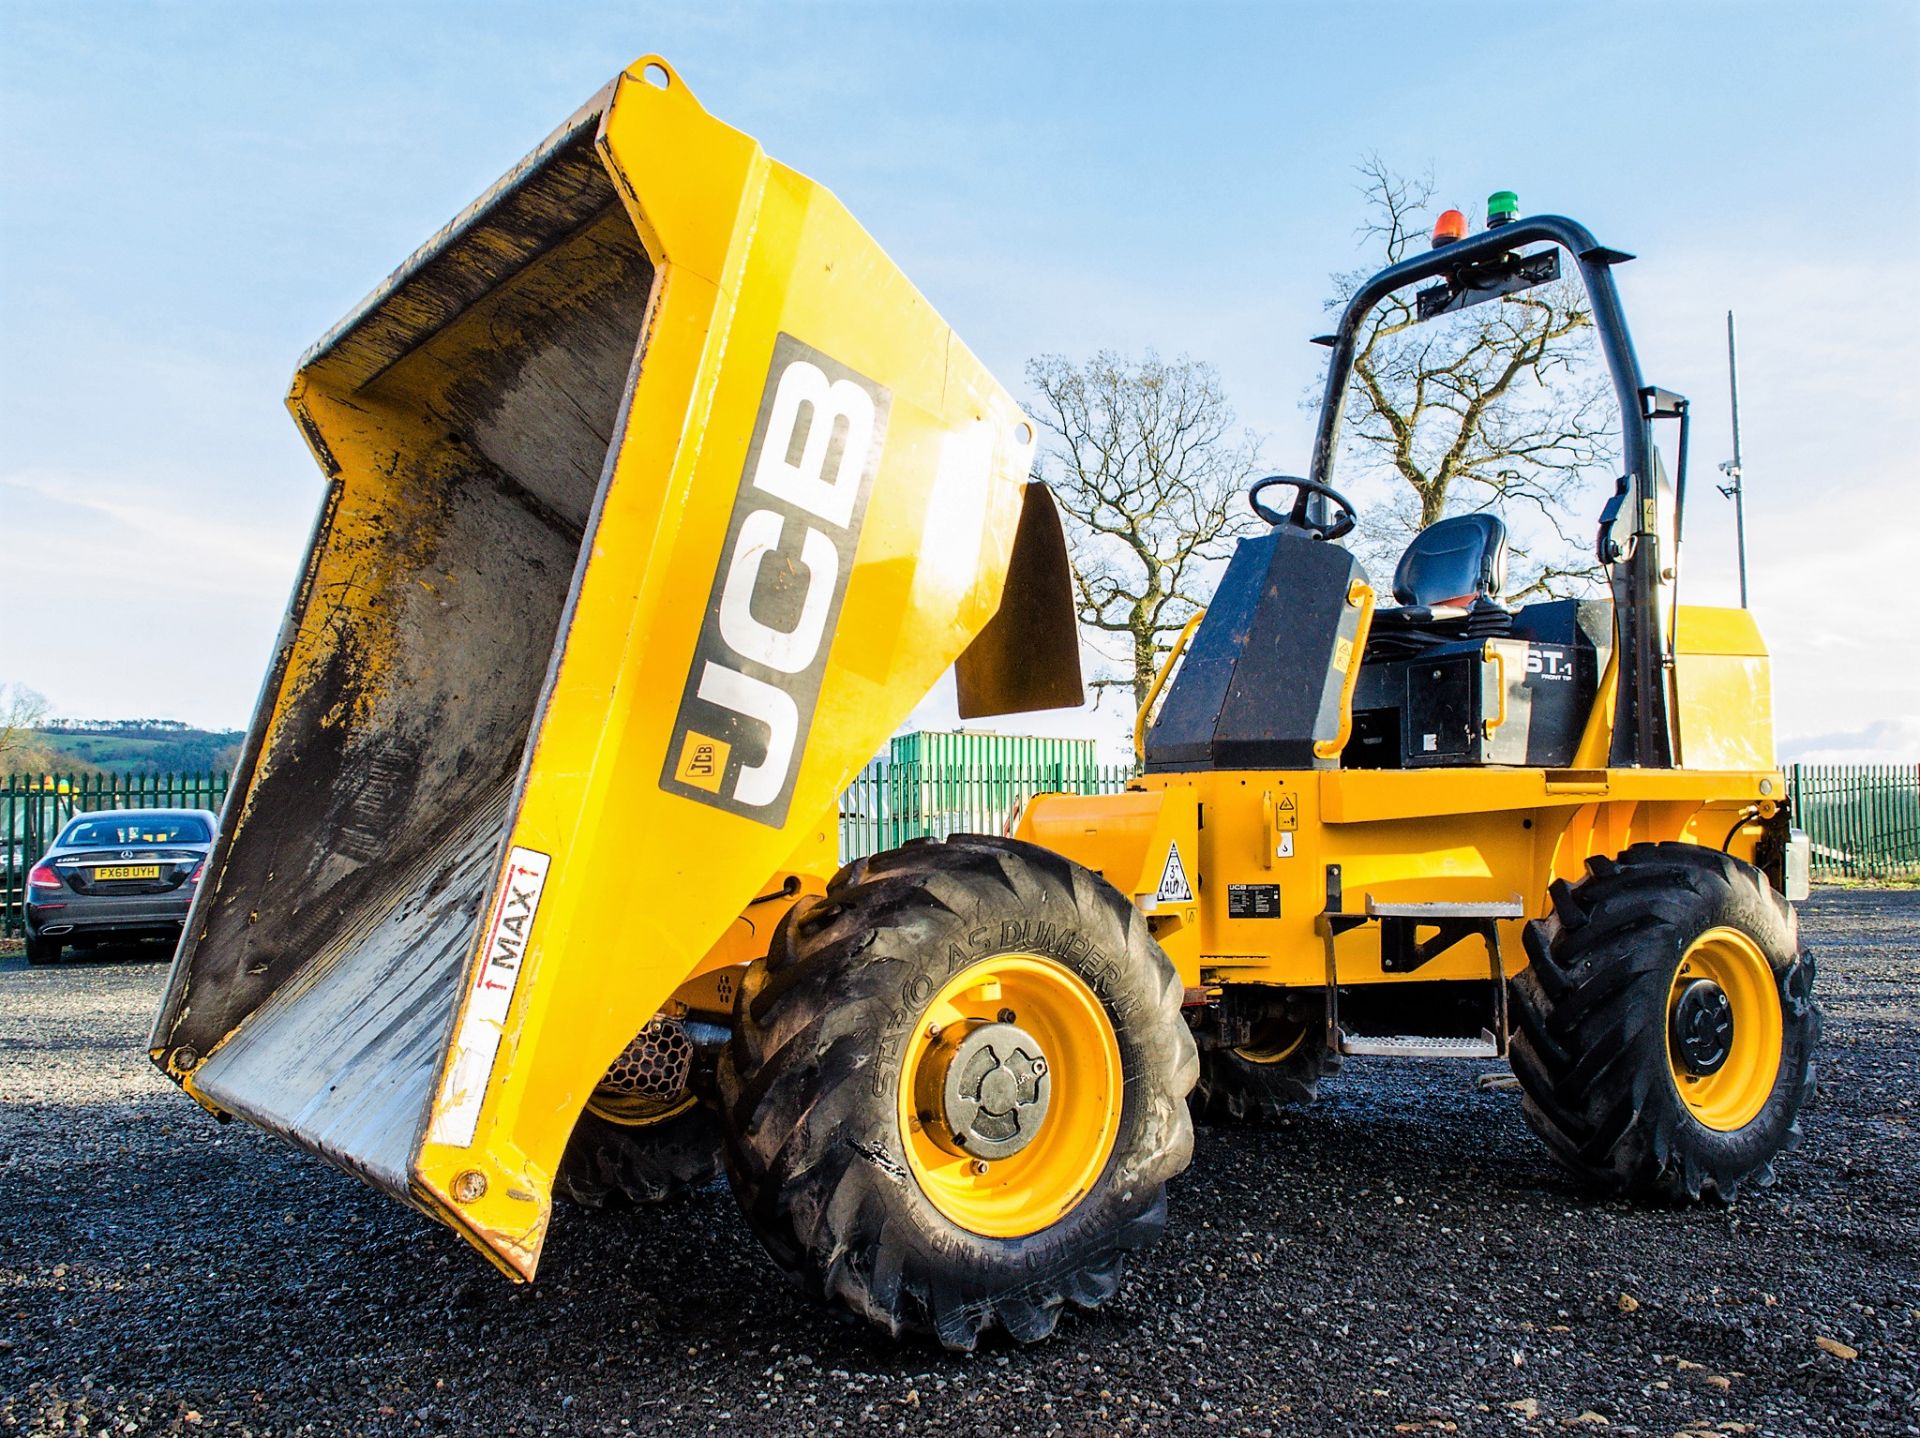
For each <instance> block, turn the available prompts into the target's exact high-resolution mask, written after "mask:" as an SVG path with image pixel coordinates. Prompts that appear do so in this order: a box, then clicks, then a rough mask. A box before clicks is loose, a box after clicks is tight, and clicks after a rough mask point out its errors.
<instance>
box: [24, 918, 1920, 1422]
mask: <svg viewBox="0 0 1920 1438" xmlns="http://www.w3.org/2000/svg"><path fill="white" fill-rule="evenodd" d="M1805 924H1806V928H1807V931H1808V933H1809V937H1810V940H1811V942H1812V943H1813V944H1815V945H1816V947H1817V952H1818V953H1819V955H1820V959H1821V964H1822V969H1821V980H1820V983H1821V993H1822V996H1823V999H1824V1002H1825V1004H1826V1006H1827V1013H1828V1025H1827V1034H1828V1037H1827V1045H1826V1048H1825V1050H1824V1052H1823V1053H1822V1055H1821V1060H1820V1063H1821V1078H1822V1092H1821V1096H1820V1098H1819V1100H1818V1102H1817V1105H1816V1107H1815V1109H1814V1110H1813V1111H1812V1112H1811V1113H1810V1114H1809V1115H1808V1118H1807V1123H1806V1128H1807V1141H1806V1144H1805V1146H1804V1147H1803V1148H1802V1149H1801V1150H1800V1151H1799V1152H1798V1153H1797V1154H1794V1155H1792V1156H1790V1157H1788V1158H1787V1159H1786V1160H1784V1161H1783V1162H1782V1164H1781V1165H1780V1181H1779V1183H1778V1184H1777V1185H1776V1186H1775V1187H1774V1188H1773V1189H1771V1190H1769V1191H1766V1192H1764V1193H1760V1194H1757V1195H1754V1196H1751V1197H1750V1198H1749V1199H1747V1200H1745V1201H1743V1202H1741V1203H1740V1204H1739V1205H1738V1206H1737V1207H1735V1208H1733V1209H1731V1210H1725V1209H1718V1208H1696V1209H1687V1210H1677V1209H1651V1208H1646V1207H1637V1206H1633V1205H1628V1204H1625V1203H1619V1202H1612V1201H1605V1200H1601V1199H1597V1198H1595V1197H1593V1196H1592V1195H1590V1194H1588V1193H1586V1192H1584V1191H1582V1190H1581V1189H1579V1188H1578V1187H1576V1186H1574V1185H1573V1184H1572V1183H1570V1182H1569V1181H1568V1180H1567V1179H1566V1178H1564V1177H1563V1176H1562V1175H1561V1174H1560V1173H1559V1172H1558V1171H1557V1170H1556V1169H1555V1168H1554V1167H1553V1165H1552V1164H1551V1163H1550V1162H1549V1160H1548V1159H1547V1157H1546V1154H1545V1152H1544V1151H1543V1150H1542V1148H1541V1147H1540V1146H1539V1145H1538V1144H1537V1143H1536V1142H1535V1141H1534V1139H1533V1138H1532V1136H1531V1135H1530V1134H1529V1133H1528V1132H1527V1130H1526V1128H1525V1126H1524V1124H1523V1123H1522V1121H1521V1117H1520V1107H1519V1099H1518V1097H1517V1095H1515V1094H1514V1093H1512V1092H1511V1091H1487V1092H1483V1091H1480V1090H1479V1089H1478V1088H1477V1087H1476V1086H1475V1083H1474V1080H1475V1077H1476V1074H1477V1073H1478V1072H1479V1071H1480V1069H1481V1068H1483V1067H1484V1065H1482V1066H1475V1065H1472V1064H1466V1065H1462V1064H1458V1063H1427V1064H1408V1063H1400V1064H1394V1063H1390V1062H1387V1061H1379V1060H1376V1061H1373V1062H1370V1063H1363V1062H1354V1063H1351V1064H1350V1065H1349V1066H1348V1069H1347V1071H1346V1072H1345V1073H1344V1074H1343V1075H1342V1076H1341V1077H1340V1078H1339V1079H1338V1080H1337V1081H1335V1082H1334V1083H1332V1084H1330V1085H1329V1086H1328V1089H1327V1092H1328V1095H1329V1096H1328V1098H1327V1100H1326V1101H1325V1102H1323V1103H1322V1104H1321V1105H1320V1106H1319V1107H1317V1108H1315V1109H1313V1110H1311V1111H1309V1112H1306V1113H1303V1114H1301V1115H1300V1116H1298V1117H1297V1118H1295V1119H1294V1120H1293V1121H1291V1122H1290V1123H1288V1124H1287V1125H1286V1126H1284V1127H1282V1128H1279V1129H1276V1130H1269V1131H1266V1132H1228V1131H1224V1130H1217V1129H1216V1130H1203V1131H1202V1132H1201V1135H1200V1141H1199V1145H1198V1152H1197V1153H1196V1155H1195V1161H1194V1166H1193V1168H1192V1169H1191V1170H1190V1171H1189V1173H1188V1174H1187V1175H1186V1177H1184V1178H1183V1179H1182V1180H1181V1181H1180V1182H1179V1184H1178V1185H1177V1187H1176V1189H1175V1191H1174V1202H1173V1220H1172V1224H1171V1227H1170V1229H1169V1231H1168V1234H1167V1239H1166V1242H1165V1243H1163V1244H1162V1245H1161V1246H1160V1248H1159V1249H1157V1250H1156V1251H1155V1252H1154V1253H1153V1254H1152V1255H1150V1256H1149V1258H1148V1259H1147V1260H1146V1261H1145V1262H1144V1263H1143V1264H1141V1265H1140V1266H1139V1267H1138V1268H1137V1269H1136V1271H1135V1272H1134V1274H1133V1276H1132V1278H1131V1280H1130V1282H1129V1283H1128V1284H1127V1286H1126V1288H1125V1289H1124V1291H1123V1292H1122V1294H1121V1297H1120V1298H1119V1299H1118V1300H1116V1301H1115V1302H1114V1304H1112V1305H1111V1306H1110V1307H1109V1308H1108V1309H1106V1310H1103V1311H1102V1312H1100V1313H1099V1314H1096V1315H1091V1316H1081V1317H1069V1318H1067V1319H1065V1320H1063V1322H1062V1323H1061V1327H1060V1331H1059V1332H1058V1333H1057V1334H1056V1335H1055V1337H1054V1339H1053V1340H1052V1341H1051V1342H1049V1343H1046V1344H1043V1345H1040V1346H1037V1347H1034V1348H1027V1349H1021V1348H1013V1347H1010V1346H1007V1345H1005V1344H1000V1345H996V1346H990V1347H987V1348H984V1349H983V1351H982V1352H980V1353H978V1354H975V1355H972V1356H970V1357H964V1358H963V1357H949V1356H946V1355H943V1354H940V1353H938V1352H936V1351H932V1350H930V1349H927V1348H924V1347H917V1346H915V1347H895V1346H892V1345H890V1344H888V1343H886V1342H884V1341H882V1340H880V1339H878V1338H876V1337H872V1336H869V1335H867V1334H866V1333H865V1332H864V1331H862V1330H858V1329H852V1328H846V1327H842V1326H841V1325H839V1324H837V1323H835V1322H834V1321H833V1320H831V1319H829V1318H826V1317H824V1316H822V1315H821V1314H820V1313H819V1312H817V1311H816V1310H814V1309H813V1308H811V1307H810V1306H808V1305H807V1304H806V1303H804V1302H802V1301H801V1300H800V1299H798V1298H797V1297H796V1296H794V1295H792V1294H790V1293H789V1292H788V1291H787V1290H786V1289H785V1288H784V1286H783V1285H782V1284H781V1283H780V1281H779V1280H778V1279H777V1278H776V1276H775V1275H774V1273H773V1271H772V1269H771V1268H769V1267H768V1265H767V1264H766V1262H765V1261H764V1260H763V1259H762V1258H761V1256H760V1254H759V1252H758V1250H757V1248H756V1247H755V1245H754V1243H753V1241H752V1239H751V1238H750V1237H749V1236H748V1235H747V1234H746V1232H745V1231H744V1229H743V1228H742V1227H741V1225H740V1223H739V1222H738V1221H737V1220H736V1217H735V1214H734V1210H733V1205H732V1201H731V1199H730V1198H729V1196H728V1195H727V1193H726V1191H725V1189H724V1187H722V1188H718V1189H716V1190H713V1191H709V1192H706V1193H703V1194H700V1195H698V1196H696V1197H695V1198H693V1199H691V1200H689V1201H687V1202H684V1203H681V1204H677V1205H674V1206H672V1207H670V1208H667V1209H662V1210H654V1211H649V1212H643V1213H627V1214H618V1215H592V1216H589V1215H581V1214H578V1213H573V1212H565V1213H563V1215H562V1217H561V1219H560V1221H559V1222H558V1223H556V1225H555V1229H554V1233H553V1237H552V1240H551V1241H550V1243H549V1245H548V1248H547V1253H546V1258H545V1261H544V1264H543V1266H542V1268H541V1277H540V1282H539V1283H538V1284H537V1285H534V1286H532V1287H528V1288H516V1287H513V1286H511V1285H509V1284H508V1283H507V1282H506V1281H505V1280H504V1279H501V1278H499V1277H498V1276H497V1275H496V1274H495V1273H494V1272H493V1271H492V1270H491V1269H490V1268H488V1267H487V1266H486V1265H485V1264H484V1263H483V1262H482V1261H481V1260H480V1259H479V1258H478V1257H477V1256H476V1255H474V1254H473V1253H471V1252H470V1251H469V1250H468V1249H467V1248H466V1247H465V1246H464V1245H463V1244H462V1243H461V1242H460V1241H459V1240H458V1239H456V1238H455V1237H454V1236H453V1235H452V1234H451V1233H448V1232H446V1231H443V1230H441V1229H439V1228H437V1227H435V1226H434V1225H432V1224H431V1223H429V1222H428V1221H427V1220H425V1219H423V1218H421V1217H419V1216H418V1215H416V1214H414V1213H412V1212H411V1211H409V1210H407V1209H405V1208H403V1207H401V1206H400V1205H398V1204H395V1203H392V1202H390V1201H388V1200H386V1199H383V1198H380V1197H377V1196H376V1195H374V1194H373V1193H372V1192H370V1191H368V1190H366V1189H364V1188H362V1187H361V1186H360V1185H358V1184H357V1183H355V1182H353V1181H352V1180H350V1179H348V1178H346V1177H344V1176H343V1175H341V1174H338V1173H336V1172H334V1171H333V1170H332V1169H330V1168H328V1167H326V1166H325V1165H323V1164H321V1163H319V1162H318V1161H316V1160H312V1159H309V1158H307V1157H306V1156H304V1155H303V1154H300V1153H298V1152H296V1151H294V1150H293V1149H291V1148H290V1147H288V1146H287V1145H285V1144H283V1143H280V1142H278V1141H276V1140H272V1139H269V1138H267V1137H266V1136H264V1135H262V1134H259V1133H256V1132H254V1131H252V1130H250V1129H248V1128H246V1127H244V1126H243V1125H240V1124H232V1125H229V1126H224V1127H222V1126H219V1125H216V1124H215V1123H213V1122H212V1121H211V1120H210V1119H208V1118H207V1117H206V1116H205V1115H203V1114H201V1113H200V1111H199V1110H198V1109H196V1108H195V1107H194V1106H193V1105H192V1104H191V1103H190V1102H189V1101H187V1100H186V1099H185V1098H184V1097H182V1096H181V1095H180V1094H179V1093H178V1092H177V1091H175V1090H174V1089H173V1088H172V1087H171V1086H170V1085H168V1084H167V1083H165V1082H164V1081H163V1080H162V1079H161V1078H160V1077H159V1076H158V1075H157V1074H156V1073H154V1072H153V1071H152V1070H151V1069H150V1068H149V1067H148V1066H147V1063H146V1060H145V1057H144V1055H143V1054H142V1052H141V1044H142V1041H143V1039H144V1037H145V1033H146V1023H147V1018H148V1015H149V1014H150V1012H151V1010H152V1008H153V1005H154V1003H155V1001H156V1000H157V998H158V995H159V992H160V987H161V981H162V977H163V970H162V968H161V966H159V965H157V964H150V963H135V962H128V961H125V960H124V959H121V960H119V961H111V960H110V961H102V962H98V963H90V964H86V965H80V964H70V965H69V966H67V967H65V968H62V969H59V970H55V971H36V970H29V969H27V968H26V967H25V965H24V964H23V963H22V961H21V960H20V959H19V958H18V957H17V956H16V957H11V958H6V959H4V960H0V1432H15V1431H24V1432H35V1433H42V1432H44V1433H74V1432H90V1433H91V1432H100V1431H103V1430H104V1431H112V1432H129V1433H130V1432H153V1431H165V1432H194V1433H201V1432H251V1433H255V1434H293V1433H353V1434H389V1433H391V1434H406V1435H424V1434H448V1435H469V1434H474V1435H480V1434H486V1435H499V1434H513V1435H519V1434H531V1433H574V1432H579V1433H613V1434H620V1433H630V1432H640V1433H706V1432H721V1433H749V1434H761V1433H766V1434H803V1433H836V1432H876V1433H877V1432H899V1433H917V1432H928V1433H968V1434H971V1433H981V1434H987V1433H991V1434H995V1435H999V1438H1014V1435H1026V1434H1041V1433H1051V1432H1063V1433H1073V1434H1079V1433H1102V1434H1105V1433H1128V1434H1131V1433H1153V1434H1161V1433H1220V1434H1295V1433H1298V1434H1330V1433H1364V1434H1375V1433H1412V1432H1445V1433H1454V1432H1458V1433H1469V1434H1478V1433H1500V1434H1507V1433H1520V1432H1529V1433H1538V1432H1560V1431H1568V1430H1571V1431H1578V1432H1593V1431H1597V1430H1599V1429H1602V1428H1606V1429H1610V1430H1611V1431H1613V1432H1619V1433H1646V1434H1658V1435H1660V1438H1670V1435H1674V1434H1679V1433H1689V1434H1691V1433H1709V1432H1711V1433H1718V1434H1755V1433H1758V1434H1778V1435H1787V1434H1802V1433H1869V1432H1870V1433H1876V1434H1888V1433H1908V1434H1920V1397H1917V1396H1916V1395H1917V1389H1920V1221H1917V1218H1920V1148H1916V1145H1915V1142H1914V1124H1915V1120H1916V1117H1917V1115H1916V1112H1915V1101H1916V1095H1920V1087H1917V1086H1916V1082H1915V1080H1916V1062H1915V1057H1914V1047H1913V1046H1914V1039H1915V1035H1916V1030H1917V1029H1920V892H1915V891H1906V892H1865V891H1827V892H1823V893H1821V894H1820V895H1818V896H1817V897H1816V898H1815V900H1814V901H1813V903H1812V904H1811V905H1810V906H1809V908H1808V911H1807V913H1806V916H1805Z"/></svg>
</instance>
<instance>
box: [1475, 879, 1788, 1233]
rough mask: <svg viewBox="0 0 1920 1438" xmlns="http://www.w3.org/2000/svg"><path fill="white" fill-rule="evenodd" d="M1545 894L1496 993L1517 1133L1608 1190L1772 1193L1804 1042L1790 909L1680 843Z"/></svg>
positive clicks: (1758, 883)
mask: <svg viewBox="0 0 1920 1438" xmlns="http://www.w3.org/2000/svg"><path fill="white" fill-rule="evenodd" d="M1551 892H1552V897H1553V915H1552V917H1551V918H1549V919H1547V920H1545V921H1544V922H1543V921H1535V922H1534V923H1532V924H1529V925H1528V926H1527V931H1526V947H1527V954H1528V957H1529V959H1530V960H1531V962H1530V964H1529V966H1528V968H1527V969H1526V970H1525V971H1524V972H1523V973H1522V974H1521V975H1520V976H1519V977H1518V978H1517V979H1515V980H1514V983H1513V989H1512V994H1513V1000H1514V1015H1515V1018H1516V1019H1517V1020H1518V1029H1517V1031H1516V1032H1515V1034H1514V1036H1513V1045H1512V1057H1513V1069H1514V1073H1515V1075H1516V1076H1517V1077H1518V1078H1519V1080H1520V1085H1521V1088H1522V1090H1523V1091H1524V1095H1525V1098H1524V1102H1523V1105H1522V1107H1523V1109H1524V1111H1525V1114H1526V1117H1527V1122H1528V1123H1529V1124H1530V1125H1531V1126H1532V1127H1533V1129H1534V1131H1535V1132H1536V1133H1538V1134H1539V1135H1540V1136H1541V1137H1542V1138H1543V1139H1545V1140H1546V1143H1547V1146H1548V1147H1549V1148H1551V1149H1552V1150H1553V1153H1554V1155H1555V1156H1556V1157H1557V1158H1559V1159H1560V1160H1561V1162H1563V1163H1565V1164H1566V1165H1567V1166H1568V1167H1569V1168H1571V1169H1573V1170H1574V1171H1576V1172H1578V1173H1580V1174H1583V1175H1585V1176H1586V1177H1588V1178H1590V1179H1592V1180H1594V1181H1595V1182H1597V1183H1598V1184H1600V1185H1601V1186H1602V1187H1604V1188H1607V1189H1609V1190H1613V1191H1617V1192H1626V1193H1633V1194H1639V1195H1645V1196H1651V1197H1657V1198H1663V1199H1675V1200H1695V1199H1699V1198H1701V1197H1703V1196H1706V1195H1712V1196H1715V1197H1718V1198H1720V1199H1722V1200H1724V1201H1729V1202H1730V1201H1732V1199H1733V1198H1734V1197H1735V1196H1736V1195H1737V1194H1738V1193H1739V1191H1740V1189H1741V1188H1742V1187H1743V1186H1744V1185H1746V1184H1753V1185H1756V1186H1761V1187H1764V1186H1765V1185H1767V1184H1770V1183H1772V1182H1773V1177H1774V1173H1773V1160H1774V1159H1775V1158H1776V1157H1777V1156H1778V1155H1779V1154H1780V1153H1782V1152H1783V1151H1785V1150H1787V1149H1790V1148H1792V1147H1794V1146H1795V1145H1796V1144H1798V1143H1799V1141H1800V1111H1801V1109H1802V1108H1803V1107H1804V1106H1805V1104H1806V1102H1807V1100H1808V1099H1809V1098H1810V1097H1811V1096H1812V1094H1813V1088H1814V1064H1813V1055H1814V1050H1815V1048H1816V1047H1817V1046H1818V1043H1819V1039H1820V1009H1819V1006H1818V1005H1817V1004H1816V1003H1815V1002H1814V999H1813V978H1814V965H1813V959H1812V957H1811V956H1810V955H1809V954H1808V953H1807V952H1806V951H1805V950H1804V949H1803V948H1802V947H1801V945H1800V939H1799V928H1798V924H1797V922H1796V919H1795V916H1794V912H1793V908H1792V906H1791V905H1789V904H1788V903H1787V902H1786V900H1785V899H1783V898H1782V897H1781V896H1780V895H1779V894H1778V893H1777V892H1775V891H1774V889H1773V888H1772V886H1771V885H1769V884H1768V883H1767V880H1766V877H1765V876H1764V875H1763V874H1762V873H1761V872H1760V871H1759V870H1758V869H1756V868H1754V867H1753V866H1752V865H1751V864H1745V863H1742V862H1740V861H1739V860H1737V859H1734V858H1732V857H1730V856H1728V855H1726V854H1723V853H1720V852H1718V851H1716V850H1713V849H1703V848H1699V847H1697V846H1695V845H1692V844H1673V843H1663V844H1636V845H1634V846H1633V847H1632V848H1631V849H1629V850H1627V852H1626V853H1624V854H1622V855H1621V856H1620V857H1619V858H1618V859H1606V858H1593V859H1589V860H1588V861H1587V877H1586V878H1584V879H1582V880H1581V881H1580V882H1579V883H1578V884H1576V885H1572V886H1569V885H1567V884H1566V883H1564V882H1562V881H1555V883H1554V885H1553V888H1552V891H1551Z"/></svg>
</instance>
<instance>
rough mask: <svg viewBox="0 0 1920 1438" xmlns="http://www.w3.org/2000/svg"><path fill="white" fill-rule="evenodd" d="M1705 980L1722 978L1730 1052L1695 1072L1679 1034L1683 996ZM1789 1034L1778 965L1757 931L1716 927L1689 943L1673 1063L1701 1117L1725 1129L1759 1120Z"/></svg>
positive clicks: (1679, 977)
mask: <svg viewBox="0 0 1920 1438" xmlns="http://www.w3.org/2000/svg"><path fill="white" fill-rule="evenodd" d="M1702 980H1707V981H1710V982H1712V983H1714V984H1717V985H1719V987H1720V990H1721V992H1722V993H1724V994H1725V995H1726V1005H1727V1013H1728V1016H1729V1017H1730V1018H1731V1020H1732V1034H1731V1035H1730V1036H1729V1038H1728V1039H1727V1041H1726V1045H1725V1047H1726V1050H1727V1054H1726V1059H1725V1061H1724V1062H1722V1063H1721V1064H1720V1065H1719V1067H1718V1068H1716V1069H1715V1070H1714V1071H1713V1072H1711V1073H1699V1072H1695V1070H1694V1067H1692V1066H1690V1065H1689V1063H1688V1061H1687V1057H1686V1055H1685V1054H1684V1052H1683V1051H1682V1049H1681V1047H1680V1044H1679V1043H1678V1041H1677V1040H1676V1037H1675V1024H1674V1014H1675V1012H1676V1010H1677V1009H1678V1008H1679V1007H1680V1001H1681V998H1682V996H1683V995H1685V994H1686V993H1687V991H1688V990H1689V989H1690V988H1691V987H1692V986H1693V985H1694V984H1696V983H1699V982H1700V981H1702ZM1783 1034H1784V1025H1783V1022H1782V1019H1781V1016H1780V990H1779V988H1778V986H1777V985H1776V984H1775V983H1774V979H1773V966H1772V965H1770V964H1769V963H1768V962H1767V956H1766V955H1765V954H1763V953H1762V952H1761V951H1760V946H1759V945H1758V944H1756V943H1755V942H1754V941H1753V939H1752V938H1751V937H1750V936H1749V935H1747V934H1744V933H1742V932H1741V931H1740V930H1739V929H1732V928H1716V929H1708V930H1707V931H1706V932H1705V933H1704V934H1702V935H1700V937H1699V938H1697V939H1695V940H1694V941H1693V942H1692V943H1691V944H1689V945H1688V946H1687V951H1686V953H1685V954H1683V955H1682V956H1681V959H1680V966H1679V967H1678V968H1677V969H1676V970H1675V971H1674V975H1673V982H1672V984H1671V985H1670V986H1669V987H1668V990H1667V1066H1668V1068H1669V1069H1670V1070H1671V1071H1672V1073H1673V1086H1674V1088H1676V1089H1677V1090H1679V1093H1680V1097H1681V1099H1682V1100H1684V1101H1685V1103H1686V1105H1687V1109H1688V1111H1689V1112H1691V1113H1692V1114H1693V1116H1694V1118H1696V1119H1698V1120H1699V1121H1700V1122H1701V1123H1702V1124H1704V1125H1705V1126H1706V1127H1708V1128H1711V1129H1717V1130H1718V1131H1720V1132H1721V1133H1732V1132H1733V1131H1735V1130H1736V1129H1741V1128H1745V1127H1746V1126H1747V1125H1748V1124H1750V1123H1752V1122H1753V1120H1754V1119H1755V1118H1756V1117H1757V1116H1758V1115H1759V1113H1760V1110H1761V1109H1763V1108H1765V1107H1766V1106H1767V1098H1768V1096H1769V1095H1771V1094H1772V1093H1773V1086H1774V1083H1775V1081H1776V1080H1777V1079H1778V1078H1779V1077H1780V1046H1781V1043H1782V1039H1783Z"/></svg>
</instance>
